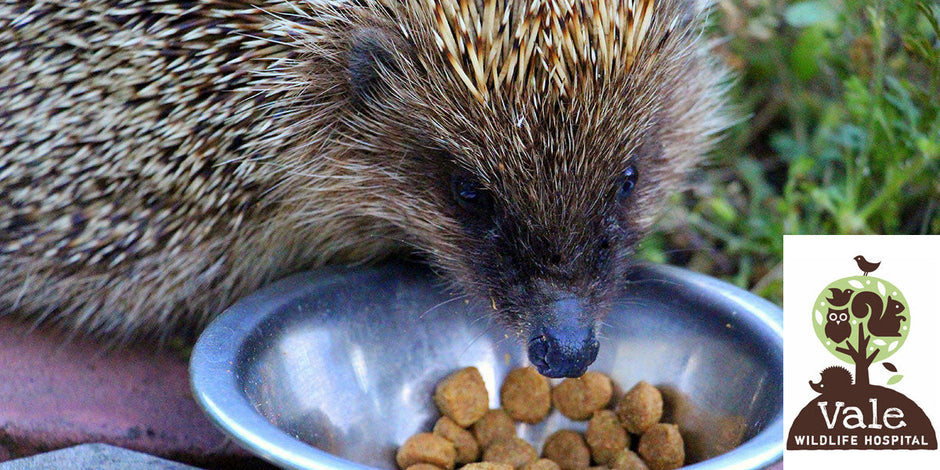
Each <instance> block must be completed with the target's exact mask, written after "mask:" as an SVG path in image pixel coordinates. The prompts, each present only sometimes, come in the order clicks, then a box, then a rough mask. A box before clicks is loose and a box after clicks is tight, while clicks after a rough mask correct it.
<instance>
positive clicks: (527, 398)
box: [499, 367, 552, 424]
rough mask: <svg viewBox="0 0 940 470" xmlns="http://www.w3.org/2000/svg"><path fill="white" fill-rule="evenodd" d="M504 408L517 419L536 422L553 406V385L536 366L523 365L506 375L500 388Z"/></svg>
mask: <svg viewBox="0 0 940 470" xmlns="http://www.w3.org/2000/svg"><path fill="white" fill-rule="evenodd" d="M499 399H500V402H501V403H502V406H503V409H505V410H506V412H507V413H509V416H512V418H513V419H515V420H517V421H523V422H526V423H529V424H535V423H538V422H539V421H542V420H543V419H545V416H547V415H548V412H549V410H551V407H552V385H551V383H550V382H549V381H548V378H547V377H545V376H543V375H542V374H539V373H538V371H536V370H535V368H534V367H521V368H519V369H515V370H513V371H511V372H510V373H509V375H507V376H506V380H504V381H503V385H502V387H500V389H499Z"/></svg>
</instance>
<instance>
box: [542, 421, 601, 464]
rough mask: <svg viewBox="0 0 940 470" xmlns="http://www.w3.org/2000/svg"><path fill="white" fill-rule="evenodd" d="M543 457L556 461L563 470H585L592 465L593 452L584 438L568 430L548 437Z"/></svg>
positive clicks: (543, 448) (543, 449)
mask: <svg viewBox="0 0 940 470" xmlns="http://www.w3.org/2000/svg"><path fill="white" fill-rule="evenodd" d="M542 457H545V458H546V459H551V460H554V461H555V463H557V464H558V466H559V467H561V468H562V470H583V469H586V468H588V467H589V466H590V465H591V451H590V449H588V446H587V444H586V443H585V442H584V438H583V437H581V434H578V433H577V432H574V431H569V430H567V429H562V430H560V431H555V433H553V434H552V435H551V436H548V439H546V440H545V445H544V446H543V447H542Z"/></svg>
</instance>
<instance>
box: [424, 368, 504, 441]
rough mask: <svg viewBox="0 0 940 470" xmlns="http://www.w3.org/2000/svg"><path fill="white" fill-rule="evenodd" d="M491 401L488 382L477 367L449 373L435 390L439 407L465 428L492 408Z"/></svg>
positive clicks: (443, 413) (435, 401) (435, 399)
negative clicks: (487, 386)
mask: <svg viewBox="0 0 940 470" xmlns="http://www.w3.org/2000/svg"><path fill="white" fill-rule="evenodd" d="M489 402H490V399H489V395H488V394H487V392H486V384H484V383H483V376H482V375H480V371H479V370H477V368H476V367H467V368H466V369H461V370H458V371H457V372H454V373H452V374H450V375H448V376H447V377H446V378H445V379H444V380H442V381H440V383H438V384H437V388H436V389H435V391H434V403H435V404H436V405H437V409H439V410H440V411H441V414H442V415H444V416H447V417H448V418H450V419H452V420H454V421H455V422H456V423H457V424H458V425H459V426H460V427H463V428H465V427H467V426H470V425H471V424H473V423H475V422H477V420H479V419H480V418H482V417H483V415H484V414H486V411H487V410H489V408H490V406H489Z"/></svg>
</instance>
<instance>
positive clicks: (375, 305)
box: [190, 264, 783, 470]
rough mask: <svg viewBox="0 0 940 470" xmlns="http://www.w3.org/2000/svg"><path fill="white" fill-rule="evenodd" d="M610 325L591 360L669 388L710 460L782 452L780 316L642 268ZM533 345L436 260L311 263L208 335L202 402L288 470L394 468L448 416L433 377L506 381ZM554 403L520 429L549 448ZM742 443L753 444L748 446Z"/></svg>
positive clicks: (673, 405) (761, 303)
mask: <svg viewBox="0 0 940 470" xmlns="http://www.w3.org/2000/svg"><path fill="white" fill-rule="evenodd" d="M620 300H621V301H620V302H618V303H617V304H616V306H615V308H614V311H613V312H611V314H610V315H609V316H608V318H607V320H606V323H605V325H604V327H603V329H602V331H601V338H600V341H601V349H600V354H599V355H598V357H597V361H596V362H595V363H594V365H593V366H591V370H596V371H601V372H606V373H608V374H610V375H611V377H612V378H613V379H614V380H615V382H617V383H618V384H619V385H620V386H621V387H623V388H624V389H626V388H629V387H631V386H633V384H634V383H636V382H637V381H639V380H646V381H647V382H650V383H652V384H654V385H657V386H659V387H661V388H662V389H663V390H665V394H664V395H665V400H666V410H667V411H666V414H667V416H666V419H668V420H670V421H671V422H676V423H677V424H679V426H680V429H681V430H682V432H683V435H684V437H685V439H686V448H687V454H688V456H689V459H690V460H691V461H694V462H698V463H697V464H695V465H694V466H693V467H692V468H696V469H719V468H720V469H756V468H762V467H765V466H767V465H769V464H772V463H774V462H776V461H778V460H779V459H780V458H781V455H782V452H783V423H782V405H783V403H782V396H783V395H782V376H783V355H782V352H783V338H782V336H781V333H782V329H781V328H782V327H781V325H782V320H781V318H782V317H781V312H780V309H779V308H778V307H776V306H775V305H773V304H771V303H769V302H767V301H765V300H763V299H760V298H759V297H756V296H754V295H751V294H749V293H748V292H745V291H743V290H741V289H738V288H736V287H733V286H731V285H729V284H726V283H724V282H721V281H718V280H716V279H713V278H710V277H707V276H703V275H701V274H696V273H693V272H691V271H686V270H682V269H678V268H674V267H668V266H641V267H639V268H638V269H637V270H636V271H635V272H634V273H633V274H632V275H631V278H630V284H629V289H628V292H626V293H624V295H623V297H622V299H620ZM525 361H526V350H525V347H524V345H523V344H522V342H521V341H519V340H517V339H516V338H514V337H510V336H508V335H507V334H506V331H505V330H504V329H503V328H501V327H500V326H498V325H496V324H495V323H494V322H493V321H491V320H490V319H489V316H488V314H487V313H486V312H480V311H478V310H473V309H472V308H471V307H470V305H469V304H467V303H466V302H465V301H464V300H463V299H462V298H461V297H454V296H453V295H452V294H450V293H448V292H446V290H444V289H443V288H441V286H440V285H439V283H438V282H437V281H436V280H435V279H434V278H433V277H431V275H430V274H429V273H428V272H427V271H426V270H425V269H423V268H421V267H417V266H412V265H404V264H390V265H386V266H382V267H377V268H359V269H334V270H325V271H320V272H316V273H304V274H299V275H295V276H292V277H290V278H287V279H284V280H282V281H279V282H276V283H274V284H272V285H270V286H268V287H266V288H264V289H262V290H260V291H259V292H257V293H255V294H253V295H251V296H249V297H247V298H245V299H243V300H241V301H239V302H238V303H237V304H235V305H233V306H232V307H231V308H229V309H228V310H227V311H225V312H224V313H223V314H222V315H221V316H220V317H219V318H218V319H216V320H215V321H214V322H213V323H212V324H211V325H210V326H209V327H208V328H207V329H206V330H205V332H204V333H203V334H202V336H201V337H200V338H199V341H198V342H197V344H196V347H195V349H194V351H193V355H192V361H191V367H190V370H191V376H192V386H193V390H194V392H195V395H196V398H197V401H198V402H199V403H200V405H201V406H202V407H203V408H204V409H205V411H206V413H207V414H208V415H209V417H210V418H211V419H212V420H213V421H214V422H215V423H216V424H217V425H218V426H219V427H220V428H222V430H224V431H225V432H227V433H228V434H229V435H231V436H232V438H233V439H235V440H236V441H237V442H239V443H240V444H241V445H242V446H244V447H245V448H247V449H248V450H250V451H252V452H254V453H256V454H257V455H259V456H261V457H262V458H265V459H267V460H269V461H270V462H272V463H274V464H276V465H279V466H282V467H284V468H304V469H337V470H339V469H349V470H352V469H364V468H368V467H377V468H395V463H394V462H395V460H394V455H395V450H396V449H397V448H398V446H399V445H401V444H402V443H403V442H404V441H405V439H407V438H408V437H409V436H411V435H412V434H414V433H416V432H420V431H428V430H430V428H431V427H432V425H433V423H434V420H435V419H436V418H437V417H438V414H437V411H436V410H435V408H434V405H433V403H432V401H431V394H432V392H433V389H434V386H435V384H436V383H437V382H438V381H439V380H440V379H441V378H442V377H444V376H446V375H447V374H449V373H450V372H452V371H454V370H456V369H457V368H461V367H466V366H476V367H477V368H478V369H479V370H480V372H481V373H482V374H483V377H484V379H485V380H486V383H487V388H488V389H489V392H490V405H491V406H492V407H497V406H498V405H499V397H498V393H497V391H498V384H499V383H501V381H502V378H503V377H505V375H506V373H507V372H508V371H509V370H510V369H512V368H514V367H518V366H520V365H523V364H525ZM560 428H573V429H584V423H575V422H571V421H569V420H567V419H566V418H564V417H562V416H561V415H560V414H559V413H557V412H556V413H553V414H552V415H551V417H550V418H549V419H547V420H546V421H544V422H542V423H540V424H538V425H522V426H521V427H520V428H519V433H520V435H521V436H522V437H524V438H526V439H528V440H529V441H530V442H532V443H533V444H535V445H536V447H537V448H541V443H542V441H543V440H544V438H545V437H546V436H547V435H548V434H550V433H551V432H553V431H555V430H557V429H560ZM739 444H740V445H739Z"/></svg>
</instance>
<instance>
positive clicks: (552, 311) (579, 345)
mask: <svg viewBox="0 0 940 470" xmlns="http://www.w3.org/2000/svg"><path fill="white" fill-rule="evenodd" d="M581 313H582V309H581V306H580V302H579V301H578V299H574V298H567V299H562V300H558V301H555V302H552V304H550V305H549V311H548V314H549V315H548V318H547V319H546V321H544V323H543V324H542V325H540V326H538V327H536V328H535V329H534V331H533V334H532V336H531V337H530V338H529V362H531V363H532V364H533V365H534V366H535V367H536V369H538V371H539V373H540V374H542V375H544V376H546V377H580V376H582V375H584V372H585V371H587V368H588V366H590V365H591V364H592V363H593V362H594V359H596V358H597V351H598V349H599V347H600V345H599V343H598V342H597V337H596V336H595V335H594V326H593V322H589V324H587V325H585V324H584V323H583V322H582V321H581V318H580V317H581Z"/></svg>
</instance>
